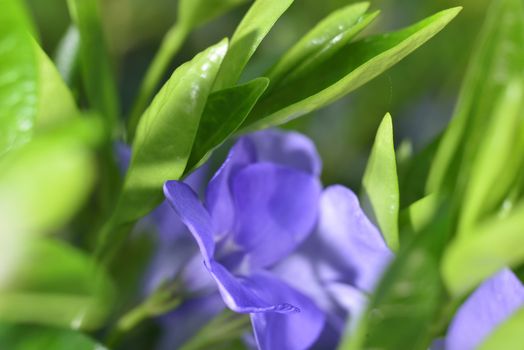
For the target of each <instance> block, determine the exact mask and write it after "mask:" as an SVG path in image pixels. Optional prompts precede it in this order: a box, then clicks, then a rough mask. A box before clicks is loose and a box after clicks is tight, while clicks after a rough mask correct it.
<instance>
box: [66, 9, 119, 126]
mask: <svg viewBox="0 0 524 350" xmlns="http://www.w3.org/2000/svg"><path fill="white" fill-rule="evenodd" d="M67 4H68V6H69V12H70V15H71V18H72V19H73V22H74V23H75V25H76V27H77V28H78V31H79V33H80V65H81V70H82V78H83V82H84V86H85V90H86V94H87V98H88V100H89V103H90V106H91V108H94V109H95V110H96V111H98V112H100V113H101V114H102V115H103V116H104V118H105V120H106V127H107V131H108V133H113V132H115V131H116V129H117V123H118V117H119V106H118V93H117V88H116V82H115V78H114V76H113V72H112V67H111V61H110V59H109V56H108V52H107V49H106V45H105V42H104V33H103V31H102V23H101V19H100V9H99V6H98V0H67Z"/></svg>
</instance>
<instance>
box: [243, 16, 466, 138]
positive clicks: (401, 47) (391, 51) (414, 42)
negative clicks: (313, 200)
mask: <svg viewBox="0 0 524 350" xmlns="http://www.w3.org/2000/svg"><path fill="white" fill-rule="evenodd" d="M459 11H460V8H452V9H448V10H445V11H441V12H439V13H437V14H435V15H433V16H431V17H429V18H426V19H424V20H423V21H421V22H418V23H417V24H415V25H412V26H411V27H408V28H405V29H403V30H401V31H398V32H394V33H390V34H385V35H378V36H373V37H369V38H366V39H363V40H359V41H356V42H354V43H351V44H349V45H346V46H345V47H343V48H342V49H340V50H339V51H338V52H337V53H336V54H334V55H333V56H332V57H331V58H329V59H327V60H325V61H324V62H323V63H322V64H320V65H318V66H316V67H315V68H314V69H311V70H310V71H308V73H307V75H306V76H297V77H295V78H294V79H293V80H292V81H288V82H287V83H286V84H281V85H279V86H278V88H275V89H273V90H272V91H271V93H270V94H267V95H265V96H264V97H263V98H262V99H261V100H260V102H259V103H258V104H257V105H256V106H255V108H254V109H253V112H252V113H251V114H250V115H249V116H248V118H247V120H246V122H245V123H244V128H246V129H249V130H253V129H262V128H266V127H270V126H274V125H279V124H282V123H285V122H287V121H289V120H292V119H294V118H297V117H299V116H302V115H304V114H306V113H309V112H311V111H314V110H316V109H319V108H321V107H323V106H325V105H327V104H329V103H331V102H333V101H335V100H337V99H339V98H341V97H342V96H344V95H346V94H348V93H349V92H351V91H353V90H355V89H357V88H358V87H360V86H362V85H363V84H365V83H366V82H368V81H370V80H371V79H373V78H375V77H376V76H377V75H379V74H381V73H382V72H384V71H385V70H386V69H388V68H390V67H391V66H393V65H394V64H396V63H398V62H399V61H400V60H401V59H402V58H404V57H406V56H407V55H408V54H410V53H411V52H413V51H414V50H415V49H417V48H418V47H419V46H421V45H422V44H424V43H425V42H426V41H427V40H429V39H430V38H431V37H433V36H434V35H435V34H437V33H438V32H439V31H440V30H442V29H443V28H444V27H445V26H446V25H447V24H448V23H449V22H450V21H451V20H452V19H453V18H454V17H455V16H456V15H457V14H458V12H459Z"/></svg>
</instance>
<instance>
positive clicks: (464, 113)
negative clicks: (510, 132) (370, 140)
mask: <svg viewBox="0 0 524 350" xmlns="http://www.w3.org/2000/svg"><path fill="white" fill-rule="evenodd" d="M523 76H524V10H523V5H522V1H520V0H500V1H493V4H492V6H491V8H490V10H489V11H488V17H487V19H486V23H485V24H484V27H483V30H482V33H481V35H480V37H479V39H478V44H477V48H476V51H475V52H474V55H473V59H472V61H471V63H470V66H469V69H468V73H467V76H466V78H465V81H464V84H463V86H462V91H461V94H460V97H459V101H458V104H457V107H456V110H455V113H454V117H453V120H452V121H451V124H450V125H449V127H448V129H447V131H446V133H445V135H444V136H443V139H442V141H441V143H440V145H439V149H438V152H437V154H436V158H435V161H434V163H433V166H432V169H431V173H430V176H429V178H428V182H427V192H428V193H430V192H435V191H438V190H441V189H444V190H448V191H450V190H453V189H455V190H457V189H460V188H461V187H462V186H464V185H465V184H466V183H467V181H468V178H469V176H470V173H471V167H472V161H473V159H475V155H476V153H477V150H478V145H480V144H481V143H482V141H483V138H484V137H485V132H486V130H487V128H488V125H489V124H490V123H489V120H490V119H491V118H493V109H494V106H495V104H496V103H497V101H498V100H499V98H500V94H501V92H502V91H503V90H504V89H505V85H506V84H507V83H508V82H509V81H510V80H511V79H518V78H519V77H520V78H522V77H523ZM464 140H468V142H463V141H464ZM457 184H458V187H454V186H455V185H457Z"/></svg>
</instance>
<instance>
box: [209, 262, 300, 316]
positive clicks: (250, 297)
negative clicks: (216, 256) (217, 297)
mask: <svg viewBox="0 0 524 350" xmlns="http://www.w3.org/2000/svg"><path fill="white" fill-rule="evenodd" d="M206 265H207V267H208V270H209V272H210V273H211V275H212V276H213V278H214V279H215V281H216V283H217V285H218V290H219V291H220V294H221V295H222V299H223V300H224V302H225V303H226V305H227V306H228V307H229V308H230V309H231V310H233V311H236V312H239V313H258V312H269V311H271V312H277V313H289V312H297V311H298V309H297V308H296V307H294V306H293V305H291V304H289V303H287V302H286V300H285V299H281V300H276V301H275V300H273V299H266V297H267V296H266V295H262V296H261V295H260V293H258V291H257V290H255V289H253V288H251V286H250V284H249V280H248V279H246V278H237V277H235V276H233V275H232V274H231V273H230V272H229V271H228V270H227V269H226V268H225V267H224V266H222V265H221V264H219V263H217V262H216V261H214V260H211V261H209V263H206Z"/></svg>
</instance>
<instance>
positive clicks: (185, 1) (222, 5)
mask: <svg viewBox="0 0 524 350" xmlns="http://www.w3.org/2000/svg"><path fill="white" fill-rule="evenodd" d="M245 2H246V0H180V1H179V3H178V14H179V15H178V21H179V25H181V26H183V27H185V28H186V29H187V30H186V31H187V32H189V31H191V30H192V29H193V28H196V27H198V26H200V25H202V24H204V23H206V22H208V21H210V20H212V19H213V18H216V17H219V16H221V15H222V14H224V13H225V12H227V11H229V10H230V9H232V8H233V7H236V6H238V5H240V4H243V3H245Z"/></svg>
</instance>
